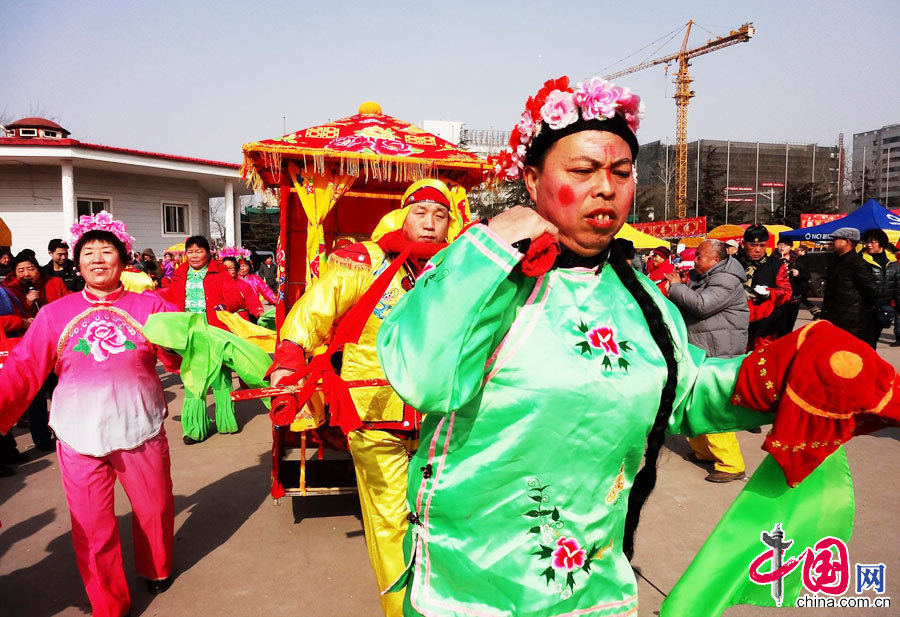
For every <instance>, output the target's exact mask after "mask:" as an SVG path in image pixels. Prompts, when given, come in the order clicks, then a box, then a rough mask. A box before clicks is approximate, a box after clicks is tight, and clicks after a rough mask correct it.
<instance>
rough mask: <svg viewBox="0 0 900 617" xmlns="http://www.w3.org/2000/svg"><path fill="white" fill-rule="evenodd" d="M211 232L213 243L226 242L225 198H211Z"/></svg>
mask: <svg viewBox="0 0 900 617" xmlns="http://www.w3.org/2000/svg"><path fill="white" fill-rule="evenodd" d="M209 232H210V235H211V236H212V238H210V239H211V240H212V241H213V244H219V245H221V244H224V243H225V198H224V197H213V198H212V199H210V200H209Z"/></svg>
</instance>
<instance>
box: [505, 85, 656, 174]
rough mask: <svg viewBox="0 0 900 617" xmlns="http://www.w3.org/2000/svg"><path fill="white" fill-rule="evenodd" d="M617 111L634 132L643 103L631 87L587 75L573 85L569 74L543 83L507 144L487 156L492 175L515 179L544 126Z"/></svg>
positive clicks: (555, 127)
mask: <svg viewBox="0 0 900 617" xmlns="http://www.w3.org/2000/svg"><path fill="white" fill-rule="evenodd" d="M616 114H619V115H620V116H622V118H623V119H624V120H625V122H626V124H627V125H628V128H629V129H630V130H631V132H632V133H637V130H638V126H639V125H640V123H641V118H642V117H643V116H644V104H643V103H641V98H640V97H639V96H638V95H636V94H634V93H633V92H632V91H631V90H630V89H628V88H624V87H621V86H617V85H615V84H613V83H612V82H609V81H606V80H605V79H603V78H602V77H597V76H596V75H595V76H594V77H589V78H588V79H585V80H584V81H582V82H581V83H578V84H576V85H575V88H572V87H571V86H570V85H569V78H568V77H565V76H563V77H560V78H559V79H551V80H548V81H547V82H545V83H544V86H543V87H542V88H541V89H540V90H538V93H537V94H536V95H535V96H530V97H528V101H527V102H526V103H525V111H523V112H522V115H521V117H520V119H519V122H518V123H517V124H516V126H515V127H514V128H513V130H512V132H511V133H510V136H509V145H508V146H506V147H505V148H503V149H502V150H501V151H500V153H499V154H498V155H497V156H493V157H489V159H488V160H489V161H490V162H491V163H493V165H494V170H493V171H494V176H495V177H496V178H501V179H505V180H515V179H516V178H518V177H519V176H520V175H521V174H522V170H523V169H524V168H525V155H526V154H527V152H528V148H529V146H530V145H531V142H532V141H533V140H534V138H535V137H537V136H538V135H540V133H541V130H543V128H544V127H545V126H546V127H547V128H549V129H551V130H554V131H558V130H560V129H563V128H565V127H567V126H569V125H570V124H573V123H575V122H577V121H578V120H579V118H581V119H583V120H603V119H609V118H612V117H613V116H615V115H616Z"/></svg>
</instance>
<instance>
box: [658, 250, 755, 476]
mask: <svg viewBox="0 0 900 617" xmlns="http://www.w3.org/2000/svg"><path fill="white" fill-rule="evenodd" d="M666 278H667V279H668V281H669V299H670V300H671V301H672V303H673V304H675V306H677V307H678V310H680V311H681V314H682V315H683V316H684V322H685V324H687V332H688V342H689V343H691V344H692V345H695V346H697V347H700V348H701V349H704V350H705V351H706V355H707V356H709V357H711V358H733V357H735V356H739V355H741V354H742V353H744V351H745V350H746V349H747V330H748V326H749V323H750V309H749V307H748V306H747V296H746V293H745V292H744V283H745V282H746V280H747V273H746V272H745V271H744V268H743V267H742V266H741V264H739V263H738V262H737V260H736V259H734V258H733V257H729V256H728V251H727V247H726V246H725V243H723V242H720V241H718V240H705V241H704V242H702V243H701V244H700V246H699V247H698V248H697V255H696V257H695V258H694V269H693V271H692V272H691V278H690V281H689V283H688V284H683V283H681V282H679V278H678V275H677V274H675V273H672V274H669V275H667V276H666ZM689 442H690V444H691V448H693V449H694V453H695V456H696V457H697V458H698V459H699V460H702V461H713V463H714V465H713V466H714V470H713V471H712V473H710V474H709V475H708V476H706V479H707V480H708V481H710V482H731V481H732V480H737V479H739V478H743V477H744V459H743V457H742V456H741V449H740V446H739V445H738V441H737V438H736V437H735V436H734V433H719V434H715V435H699V436H697V437H695V438H693V439H690V440H689Z"/></svg>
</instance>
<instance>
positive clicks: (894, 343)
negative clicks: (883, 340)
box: [891, 341, 900, 347]
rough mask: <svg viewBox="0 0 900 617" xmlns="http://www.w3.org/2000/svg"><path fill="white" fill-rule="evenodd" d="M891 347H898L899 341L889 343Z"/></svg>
mask: <svg viewBox="0 0 900 617" xmlns="http://www.w3.org/2000/svg"><path fill="white" fill-rule="evenodd" d="M891 347H900V341H894V342H893V343H891Z"/></svg>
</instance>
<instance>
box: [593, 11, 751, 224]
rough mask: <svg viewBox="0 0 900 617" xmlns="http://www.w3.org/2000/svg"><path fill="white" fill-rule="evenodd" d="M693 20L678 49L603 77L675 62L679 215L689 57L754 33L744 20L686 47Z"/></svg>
mask: <svg viewBox="0 0 900 617" xmlns="http://www.w3.org/2000/svg"><path fill="white" fill-rule="evenodd" d="M693 25H694V20H690V21H688V22H687V24H686V25H685V33H684V40H683V41H682V42H681V49H680V50H679V51H678V52H677V53H674V54H670V55H668V56H663V57H662V58H656V59H655V60H648V61H646V62H642V63H641V64H638V65H636V66H633V67H631V68H627V69H623V70H621V71H617V72H615V73H611V74H609V75H606V76H605V79H616V78H617V77H621V76H623V75H628V74H630V73H635V72H637V71H642V70H644V69H646V68H650V67H651V66H656V65H658V64H666V65H668V64H670V63H672V62H678V71H677V73H676V74H675V96H674V98H675V106H676V112H677V113H676V124H675V205H676V207H677V209H678V218H684V217H686V216H687V166H688V165H687V112H688V104H689V103H690V101H691V98H693V97H694V91H693V90H691V82H692V81H693V80H692V79H691V73H690V70H689V68H688V67H689V66H690V60H691V59H692V58H696V57H697V56H702V55H703V54H708V53H710V52H712V51H718V50H719V49H722V48H725V47H729V46H731V45H735V44H737V43H746V42H747V41H749V40H750V39H751V37H753V35H754V34H756V29H755V28H754V27H753V24H752V23H746V24H744V25H742V26H741V27H740V28H738V29H737V30H732V31H731V32H729V33H728V34H727V35H725V36H720V37H717V38H715V39H710V40H708V41H707V42H706V44H705V45H701V46H700V47H696V48H694V49H688V48H687V46H688V39H689V38H690V36H691V26H693Z"/></svg>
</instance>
